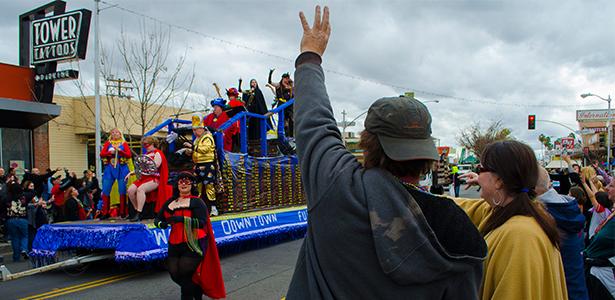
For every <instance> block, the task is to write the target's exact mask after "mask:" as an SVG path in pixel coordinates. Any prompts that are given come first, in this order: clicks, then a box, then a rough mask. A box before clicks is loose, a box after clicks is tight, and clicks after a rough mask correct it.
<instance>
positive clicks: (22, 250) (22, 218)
mask: <svg viewBox="0 0 615 300" xmlns="http://www.w3.org/2000/svg"><path fill="white" fill-rule="evenodd" d="M17 191H18V192H19V193H18V194H17V193H15V194H13V199H12V201H11V203H10V207H9V209H8V212H7V217H8V219H7V221H6V227H7V231H8V234H9V237H10V239H11V246H12V248H13V261H19V257H20V255H21V256H23V258H24V259H28V254H27V250H28V219H27V218H28V214H27V211H26V209H27V203H26V198H25V197H24V196H23V192H21V189H19V190H15V192H17Z"/></svg>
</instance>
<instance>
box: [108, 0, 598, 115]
mask: <svg viewBox="0 0 615 300" xmlns="http://www.w3.org/2000/svg"><path fill="white" fill-rule="evenodd" d="M100 2H102V3H104V4H107V5H109V7H108V8H116V9H119V10H122V11H125V12H127V13H130V14H133V15H137V16H140V17H142V18H146V19H150V20H152V21H155V22H158V23H161V24H165V25H167V26H169V27H172V28H177V29H180V30H184V31H186V32H190V33H193V34H196V35H199V36H202V37H204V38H207V39H210V40H213V41H216V42H220V43H222V44H226V45H229V46H233V47H236V48H239V49H244V50H249V51H252V52H255V53H258V54H261V55H264V56H268V57H272V58H276V59H279V60H282V61H285V62H290V63H294V60H293V59H290V58H288V57H284V56H280V55H277V54H272V53H269V52H265V51H262V50H259V49H256V48H252V47H250V46H246V45H242V44H239V43H235V42H232V41H228V40H224V39H221V38H218V37H215V36H213V35H209V34H206V33H203V32H200V31H196V30H193V29H190V28H188V27H185V26H181V25H177V24H173V23H169V22H166V21H163V20H160V19H158V18H155V17H152V16H149V15H146V14H143V13H140V12H137V11H134V10H132V9H129V8H125V7H123V6H120V5H119V4H115V3H110V2H107V1H102V0H101V1H100ZM323 70H324V71H325V72H327V73H331V74H335V75H338V76H342V77H346V78H349V79H353V80H359V81H363V82H368V83H372V84H378V85H382V86H386V87H390V88H393V89H396V90H399V91H413V92H415V93H416V94H420V95H423V96H430V97H437V98H440V99H442V98H446V99H451V100H456V101H462V102H471V103H477V104H487V105H500V106H513V107H535V108H578V107H591V106H599V105H600V104H599V103H598V104H524V103H514V102H502V101H496V100H486V99H471V98H466V97H458V96H451V95H446V94H443V93H438V92H431V91H425V90H417V89H413V88H411V87H406V86H401V85H395V84H390V83H386V82H383V81H379V80H375V79H369V78H364V77H361V76H358V75H353V74H348V73H344V72H340V71H336V70H332V69H328V68H323Z"/></svg>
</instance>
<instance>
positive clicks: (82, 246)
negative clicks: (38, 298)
mask: <svg viewBox="0 0 615 300" xmlns="http://www.w3.org/2000/svg"><path fill="white" fill-rule="evenodd" d="M293 102H294V100H292V99H291V100H290V101H288V102H286V103H285V104H283V105H280V106H278V107H277V108H275V109H273V110H271V111H270V112H268V113H267V114H265V115H259V114H253V113H250V112H247V111H242V112H239V113H237V114H235V115H234V116H233V117H232V118H231V119H230V120H228V121H227V122H225V123H224V124H223V125H222V126H220V127H219V128H218V129H217V130H216V131H215V132H214V139H215V140H216V152H217V156H218V164H219V166H220V173H221V175H222V176H221V178H222V186H223V188H222V191H221V192H219V193H218V195H217V202H218V207H219V209H220V211H221V212H223V214H222V215H220V216H216V217H212V218H211V222H212V227H213V231H214V235H215V239H216V243H217V245H218V248H219V251H220V253H221V255H224V254H228V253H237V252H240V251H244V250H248V249H254V248H259V247H263V246H266V245H271V244H275V243H279V242H282V241H287V240H292V239H297V238H302V237H303V236H304V235H305V232H306V228H307V210H306V207H305V198H304V191H303V189H302V184H301V172H300V170H299V165H298V160H297V157H296V155H295V154H294V150H293V149H292V146H290V144H289V142H290V140H289V138H287V137H286V135H285V132H284V109H285V108H287V107H289V106H291V105H292V104H293ZM275 116H277V118H271V117H275ZM251 118H254V119H257V120H259V121H260V122H261V125H262V126H260V128H261V130H260V131H261V132H260V139H255V140H253V141H248V139H247V124H248V121H249V120H250V119H251ZM270 118H271V119H274V120H275V119H277V125H276V124H274V125H273V127H276V128H271V127H272V126H271V125H269V124H270V123H269V122H268V120H269V119H270ZM190 123H191V122H190V121H188V120H182V119H168V120H166V121H165V122H163V123H162V124H160V125H159V126H157V127H155V128H154V129H152V130H151V131H149V132H147V133H146V136H150V135H153V134H155V133H157V132H159V131H162V132H165V131H166V134H167V137H168V138H167V141H169V142H168V143H166V146H165V147H162V149H163V150H165V151H164V152H165V154H166V155H167V157H168V158H169V159H168V160H169V170H170V179H169V180H170V181H171V180H172V178H173V174H174V173H176V172H179V171H182V170H186V169H189V166H188V165H189V163H188V164H187V163H186V160H185V158H183V157H184V156H182V155H181V154H177V152H179V151H176V150H177V149H179V148H180V147H181V144H182V142H184V141H185V140H186V139H191V137H192V136H191V134H192V131H191V130H190ZM236 123H239V137H240V151H239V152H237V153H234V152H230V151H225V150H224V149H223V146H222V145H223V139H224V130H225V129H227V128H229V127H230V126H232V125H233V124H236ZM272 129H273V130H272ZM272 132H275V134H273V135H272V134H271V133H272ZM151 210H152V209H151V208H150V217H151V215H152V211H151ZM169 231H170V229H159V228H156V227H155V226H154V225H153V220H152V219H146V220H143V221H141V222H138V223H131V222H128V221H127V220H126V221H125V220H121V219H108V220H96V219H95V220H84V221H74V222H61V223H55V224H49V225H44V226H43V227H41V228H40V229H39V230H38V233H37V235H36V238H35V240H34V243H33V250H32V252H31V258H32V261H33V263H34V265H35V266H45V265H49V264H54V263H57V261H58V257H59V256H61V255H62V253H63V252H65V253H70V254H71V255H74V254H75V253H79V254H81V255H84V254H86V255H90V256H88V257H91V255H92V253H94V254H99V255H100V256H99V257H111V256H112V257H113V258H114V259H115V261H117V262H127V263H149V262H155V261H159V260H162V259H164V258H165V257H166V255H167V248H168V247H167V246H168V244H167V242H168V236H169Z"/></svg>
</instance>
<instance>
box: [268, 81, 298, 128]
mask: <svg viewBox="0 0 615 300" xmlns="http://www.w3.org/2000/svg"><path fill="white" fill-rule="evenodd" d="M274 70H275V69H271V70H269V79H268V80H267V81H268V82H267V85H266V86H267V87H268V88H270V89H271V91H272V92H273V94H275V101H274V103H273V105H272V107H278V106H280V105H282V104H284V103H286V102H288V100H290V99H293V98H294V97H295V93H294V87H293V80H292V79H290V74H288V73H284V74H282V78H281V79H280V82H277V83H276V82H273V81H271V76H272V75H273V71H274ZM293 113H294V110H293V106H292V105H291V106H289V107H287V108H285V109H284V131H286V136H289V137H292V136H293V134H294V132H293V130H294V128H295V118H294V116H293Z"/></svg>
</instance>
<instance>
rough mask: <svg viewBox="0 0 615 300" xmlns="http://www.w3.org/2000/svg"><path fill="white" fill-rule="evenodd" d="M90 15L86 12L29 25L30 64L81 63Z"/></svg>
mask: <svg viewBox="0 0 615 300" xmlns="http://www.w3.org/2000/svg"><path fill="white" fill-rule="evenodd" d="M91 16H92V12H91V11H89V10H87V9H81V10H76V11H72V12H68V13H65V14H61V15H57V16H52V17H48V18H43V19H38V20H34V21H32V22H31V23H30V64H31V65H37V64H41V63H46V62H52V61H69V60H74V59H85V53H86V49H87V46H88V35H89V32H90V19H91Z"/></svg>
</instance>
